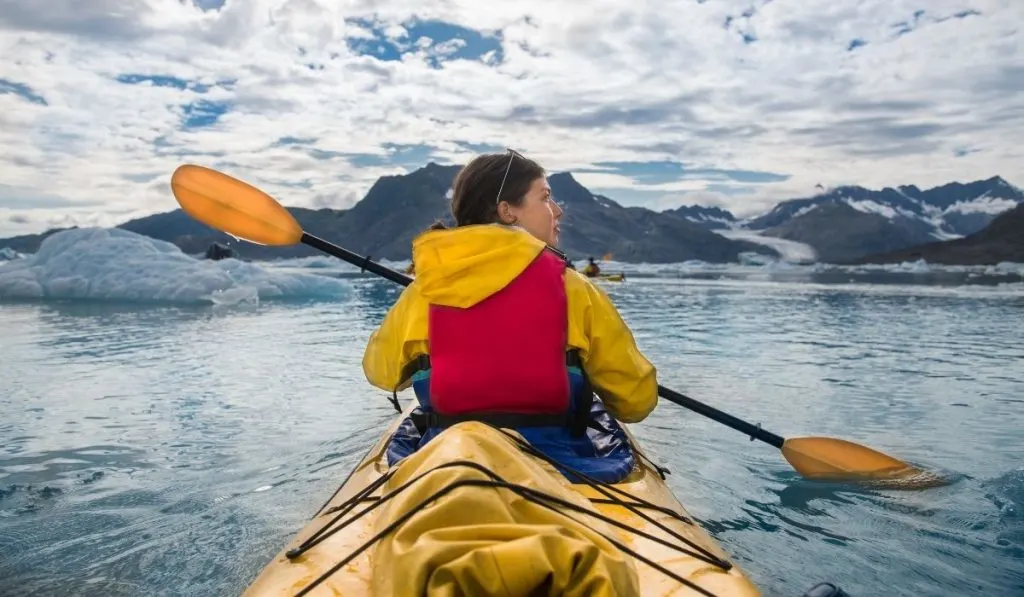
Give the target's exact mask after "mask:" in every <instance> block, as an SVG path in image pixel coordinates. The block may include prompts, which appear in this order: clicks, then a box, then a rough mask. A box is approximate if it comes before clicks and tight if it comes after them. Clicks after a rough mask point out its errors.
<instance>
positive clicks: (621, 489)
mask: <svg viewBox="0 0 1024 597" xmlns="http://www.w3.org/2000/svg"><path fill="white" fill-rule="evenodd" d="M413 407H415V401H413V403H412V404H410V405H409V407H408V408H407V409H406V411H405V412H404V413H402V414H401V415H399V416H398V417H396V419H395V421H394V422H393V423H392V424H391V426H390V428H389V429H388V430H387V432H385V433H384V434H383V436H382V437H381V438H380V440H378V442H377V443H376V444H375V445H374V446H373V447H372V448H371V449H370V451H369V452H368V453H367V454H366V456H364V458H363V459H362V461H361V462H360V463H359V464H358V465H357V466H356V468H355V469H354V470H353V471H352V473H351V474H350V475H349V478H348V479H346V481H345V482H343V484H342V485H341V487H339V489H338V491H337V492H336V493H335V495H333V496H332V497H331V499H330V500H328V502H327V503H326V504H324V506H323V507H322V508H321V509H320V511H319V512H318V513H317V514H316V516H315V517H314V518H313V520H311V521H310V522H309V523H308V524H307V525H306V526H305V527H304V528H303V529H302V530H301V531H300V532H299V533H298V534H297V535H296V536H295V537H294V538H293V540H292V541H291V542H290V543H289V544H288V545H287V546H286V547H285V548H284V549H282V550H281V552H280V553H278V554H277V555H276V556H275V557H274V559H273V560H272V561H271V562H270V563H269V564H268V565H267V566H266V567H265V568H264V569H263V571H262V572H261V574H260V575H259V576H258V577H257V578H256V579H255V580H254V581H253V583H252V584H251V585H250V586H249V587H248V589H247V591H246V592H245V595H250V596H255V595H399V594H401V595H406V594H408V595H413V594H417V595H418V594H429V593H430V591H429V590H428V587H429V588H433V589H437V586H438V585H437V583H441V582H444V581H443V580H439V579H440V578H441V577H445V578H447V576H445V575H448V576H451V575H452V574H454V575H455V576H456V577H458V576H459V575H460V574H462V575H463V578H462V582H463V585H462V588H463V589H464V588H465V586H466V585H465V583H470V585H472V586H477V588H476V589H475V590H474V591H471V593H479V592H480V591H484V589H482V588H480V587H479V585H473V583H480V582H488V580H489V579H483V580H481V579H480V578H473V579H470V580H466V579H465V578H464V577H465V576H467V575H468V576H473V575H477V576H483V575H484V574H485V573H484V572H483V571H482V570H477V571H475V572H474V571H470V572H467V571H466V565H464V561H468V560H467V558H470V557H471V556H472V555H473V554H472V553H470V555H469V556H466V557H465V558H462V560H458V559H456V556H454V555H451V554H452V553H454V551H453V550H458V549H468V550H469V552H472V551H473V549H477V555H478V554H479V553H480V549H483V548H480V547H479V546H478V545H477V544H482V543H483V542H485V541H486V540H487V535H488V533H491V534H493V533H496V532H497V533H513V534H517V536H516V537H514V538H510V539H508V540H505V541H502V540H499V541H497V542H495V543H494V544H493V545H492V546H491V547H488V548H487V549H488V550H489V551H487V552H486V553H487V558H486V562H488V563H490V562H491V560H494V559H500V554H499V555H498V556H495V555H494V553H497V552H498V550H501V549H506V550H507V549H508V544H509V543H510V542H511V541H512V540H513V539H514V540H517V541H522V542H528V541H529V540H531V539H534V538H535V537H532V536H531V533H534V529H536V533H537V534H538V535H545V533H547V535H546V537H544V538H543V540H544V544H545V545H546V546H549V547H550V545H551V544H552V542H555V543H557V542H559V541H561V542H563V543H564V544H565V545H572V546H575V547H571V548H570V547H566V548H565V549H568V550H569V551H570V552H571V550H572V549H577V548H578V549H577V552H572V553H570V552H566V551H564V550H563V551H561V552H560V551H558V550H557V549H556V550H554V551H552V552H551V553H552V554H554V555H551V556H550V558H549V559H545V558H544V554H543V553H542V550H539V549H536V548H535V546H532V547H530V548H529V549H528V550H524V551H522V552H520V554H521V555H517V556H514V557H512V558H511V560H508V559H507V560H505V563H504V565H503V567H502V566H499V567H498V568H496V570H498V572H497V573H494V572H491V573H490V574H491V575H492V576H501V575H502V574H511V575H512V576H522V575H526V576H523V577H522V579H520V580H522V581H523V582H527V580H526V577H527V576H529V575H530V574H535V575H536V574H540V575H541V576H544V575H547V578H548V581H547V582H549V583H557V582H559V578H560V576H559V575H562V577H564V578H562V581H564V582H565V583H567V584H566V585H565V586H566V587H569V586H571V585H572V583H577V584H578V580H579V578H578V577H579V574H576V576H575V577H574V578H575V580H571V579H570V578H569V577H570V576H572V575H573V574H574V572H573V571H571V570H570V571H566V570H563V569H564V568H567V567H571V566H573V565H578V564H579V562H581V561H585V562H590V563H592V564H593V566H594V569H593V571H591V572H587V573H586V574H587V575H588V578H589V577H590V576H593V577H594V578H592V579H591V580H590V581H589V582H590V585H591V586H590V588H589V589H586V590H583V592H579V591H580V589H578V588H576V589H575V591H576V592H572V593H570V592H566V593H565V594H580V595H583V594H587V595H589V594H599V595H605V594H608V595H612V594H624V593H623V589H622V587H629V589H628V590H627V591H626V593H627V594H634V593H635V592H637V591H638V594H640V595H680V596H682V595H719V596H742V597H746V596H754V595H760V592H759V591H758V590H757V588H756V587H755V586H754V585H753V584H752V583H751V582H750V580H749V579H748V578H747V577H746V576H745V575H744V573H743V572H742V571H740V570H739V568H738V567H736V566H735V565H732V564H731V563H729V562H728V559H727V555H726V554H725V553H724V552H723V551H722V549H721V548H720V546H719V545H718V544H717V543H716V542H715V541H714V539H712V538H711V537H710V535H708V534H707V533H706V532H705V531H704V530H703V529H702V528H701V527H700V526H699V525H697V524H696V522H695V521H693V520H692V519H691V518H690V516H689V515H688V513H687V512H686V510H685V509H684V508H683V507H682V505H681V504H680V503H679V502H678V500H677V499H676V498H675V496H673V494H672V493H671V491H670V490H669V488H668V486H667V485H666V484H665V482H664V480H663V477H662V475H661V473H660V471H659V470H658V469H657V468H656V467H655V466H654V465H653V464H652V463H651V462H650V461H649V460H648V459H647V458H646V457H645V456H644V455H643V454H642V453H641V451H640V450H639V448H638V447H637V445H636V442H635V439H634V438H633V436H632V435H631V434H629V431H628V430H626V433H627V436H628V437H629V441H630V443H631V445H632V446H633V449H634V450H635V451H636V452H637V458H636V463H637V464H636V466H635V467H634V469H633V471H632V472H631V473H630V474H629V476H628V477H626V478H625V479H624V480H623V481H622V482H620V483H616V484H614V485H609V484H602V483H597V482H594V483H572V484H570V483H569V482H568V480H566V479H565V478H564V477H563V476H562V475H561V473H559V472H557V470H556V469H555V468H554V467H553V466H551V464H550V463H548V462H545V460H544V458H545V457H544V456H543V455H542V454H539V453H537V452H536V451H535V450H531V447H530V446H529V444H527V443H526V442H524V441H523V440H522V439H521V438H520V437H519V436H518V434H515V433H513V432H509V431H505V430H498V429H495V428H492V427H489V426H487V425H484V424H481V423H475V422H474V423H462V424H460V425H456V426H454V427H451V428H449V429H447V430H446V431H445V432H444V433H442V434H441V435H439V436H437V437H435V438H434V439H433V440H431V442H430V443H429V444H427V445H426V446H424V447H423V448H421V449H420V451H419V452H417V453H415V454H413V455H412V456H409V457H407V458H406V459H405V460H403V461H402V462H399V463H398V464H397V465H396V466H394V467H391V468H390V469H389V467H388V465H387V456H386V450H387V445H388V442H389V441H390V438H391V436H392V434H393V433H394V431H395V429H396V428H397V427H398V425H399V424H400V423H401V421H402V420H403V419H404V417H405V416H407V415H408V414H409V412H410V411H411V410H412V408H413ZM429 451H433V454H428V453H427V452H429ZM421 452H422V453H424V454H422V457H421ZM531 452H532V454H531ZM416 467H419V468H416ZM441 469H444V470H443V471H442V470H441ZM431 475H433V476H434V477H433V478H432V479H430V478H428V477H430V476H431ZM437 479H442V481H441V482H438V481H437ZM417 484H418V485H419V486H422V487H418V486H417ZM428 485H429V486H430V487H428V488H426V489H424V487H427V486H428ZM499 494H500V495H501V496H502V497H500V498H498V497H496V496H498V495H499ZM428 496H429V497H428ZM495 500H499V501H500V502H501V503H500V504H499V506H500V507H499V509H498V510H497V511H495V510H488V508H492V507H493V506H494V505H495ZM446 508H447V509H448V510H446ZM495 512H499V513H498V514H495ZM507 513H513V514H512V516H513V519H515V516H518V517H519V518H518V522H515V523H514V524H508V525H506V526H504V527H501V525H500V524H497V523H500V522H502V521H503V520H504V521H506V522H508V520H507V519H506V514H507ZM431 517H433V518H431ZM488 517H490V518H488ZM524 518H525V521H524ZM439 521H442V524H438V522H439ZM474 521H476V522H475V523H474ZM447 522H450V524H451V527H448V528H446V527H445V524H446V523H447ZM492 523H494V524H492ZM496 525H497V526H496ZM475 529H479V531H480V532H479V537H478V536H476V534H475V533H474V530H475ZM496 529H497V530H496ZM551 529H556V530H554V531H553V530H551ZM444 532H447V535H446V536H444V537H443V538H442V540H441V541H438V537H441V535H440V534H437V533H444ZM460 532H461V533H462V535H461V536H460V535H459V533H460ZM432 533H434V534H433V535H431V534H432ZM428 535H431V538H428ZM569 536H571V537H572V539H571V540H570V539H566V537H569ZM453 537H454V540H453ZM431 541H433V543H431ZM445 541H447V543H446V542H445ZM525 544H526V543H524V545H525ZM582 545H586V547H579V546H582ZM424 546H428V547H424ZM594 546H596V548H595V547H594ZM435 547H436V549H434V548H435ZM558 547H559V548H561V547H562V546H558ZM416 549H419V550H420V551H421V552H423V551H424V550H426V552H429V553H428V555H427V556H426V558H427V559H423V560H419V559H416V558H419V557H421V556H419V555H416V554H415V551H416ZM432 549H434V551H431V550H432ZM360 550H361V551H360ZM579 550H583V551H579ZM538 553H541V555H536V554H538ZM446 554H447V555H446ZM595 554H596V555H595ZM289 556H291V557H289ZM445 558H447V560H445ZM516 558H519V559H520V560H522V559H523V558H526V559H531V560H532V561H531V562H529V563H523V564H519V563H515V565H514V566H511V567H510V566H509V565H508V562H509V561H512V562H516ZM559 558H561V559H559ZM421 561H422V562H423V564H422V565H420V564H419V563H418V562H421ZM474 561H475V562H477V563H476V564H474V566H477V567H480V566H483V568H486V565H487V563H485V564H480V562H482V561H483V560H482V559H481V558H479V557H477V558H476V559H475V560H474ZM411 562H416V564H412V565H410V563H411ZM568 562H571V563H572V564H569V563H568ZM605 564H607V565H605ZM492 565H493V563H492ZM545 565H549V566H550V568H551V569H550V570H546V571H545V570H539V571H538V569H539V568H543V567H544V566H545ZM579 565H582V564H579ZM431 566H435V567H436V569H434V570H431V569H429V568H430V567H431ZM445 566H449V568H446V569H445V570H444V573H443V574H442V573H439V572H437V570H440V569H441V568H444V567H445ZM460 566H462V567H461V568H460ZM396 568H397V569H396ZM410 568H411V569H410ZM510 568H512V569H514V572H511V573H510V572H509V569H510ZM453 570H454V572H452V571H453ZM602 574H603V575H604V577H607V578H598V577H601V576H602ZM508 578H509V577H506V578H505V579H504V580H505V581H506V582H505V584H503V585H501V590H500V591H497V592H498V594H503V595H513V594H516V595H518V594H524V595H525V594H534V593H533V592H532V590H531V591H530V592H523V593H518V592H515V591H514V590H512V589H509V588H508V584H509V583H508V582H507V580H508ZM551 578H554V580H551ZM457 580H458V579H457ZM604 581H606V582H605V584H604V585H601V582H604ZM499 584H501V583H499ZM599 585H601V586H600V588H598V589H595V588H594V587H598V586H599ZM613 586H614V588H612V587H613ZM458 588H459V587H458V586H456V587H455V588H454V589H453V588H452V586H451V585H445V588H444V591H443V594H445V595H462V594H470V593H464V592H462V591H461V590H456V589H458ZM524 590H525V589H524ZM533 590H536V589H533ZM549 590H552V587H551V586H550V585H547V586H546V589H545V590H544V591H541V593H540V594H562V593H560V592H554V591H552V592H551V593H548V591H549ZM403 591H406V592H404V593H403ZM592 591H596V593H595V592H592ZM484 593H486V594H493V593H491V592H490V590H487V591H484ZM480 594H483V593H480Z"/></svg>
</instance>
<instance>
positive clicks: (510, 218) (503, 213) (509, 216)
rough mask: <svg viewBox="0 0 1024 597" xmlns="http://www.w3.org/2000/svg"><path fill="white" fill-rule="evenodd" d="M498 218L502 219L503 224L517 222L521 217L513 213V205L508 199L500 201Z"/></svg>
mask: <svg viewBox="0 0 1024 597" xmlns="http://www.w3.org/2000/svg"><path fill="white" fill-rule="evenodd" d="M498 219H499V220H501V223H502V224H508V225H511V224H515V223H517V222H518V221H519V218H518V217H516V215H515V214H514V213H512V206H511V205H509V204H508V202H507V201H502V202H500V203H498Z"/></svg>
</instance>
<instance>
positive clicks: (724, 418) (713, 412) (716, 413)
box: [658, 385, 786, 449]
mask: <svg viewBox="0 0 1024 597" xmlns="http://www.w3.org/2000/svg"><path fill="white" fill-rule="evenodd" d="M658 395H659V396H661V397H662V398H664V399H665V400H668V401H669V402H674V403H676V404H678V405H679V406H682V407H683V408H688V409H690V410H692V411H694V412H696V413H699V414H702V415H704V416H705V417H707V418H709V419H713V420H715V421H718V422H719V423H721V424H723V425H726V426H728V427H732V428H733V429H735V430H736V431H741V432H743V433H746V434H747V435H749V436H750V441H754V440H755V439H759V440H761V441H763V442H764V443H766V444H771V445H773V446H775V447H776V448H779V449H782V444H783V443H785V441H786V439H785V438H783V437H781V436H778V435H775V434H774V433H772V432H771V431H765V430H764V429H761V426H760V425H752V424H750V423H748V422H746V421H744V420H743V419H737V418H736V417H734V416H732V415H730V414H729V413H724V412H722V411H720V410H718V409H717V408H714V407H712V406H708V405H707V404H704V403H703V402H697V401H696V400H694V399H693V398H690V397H689V396H687V395H685V394H680V393H679V392H676V391H675V390H670V389H668V388H666V387H665V386H662V385H659V386H658Z"/></svg>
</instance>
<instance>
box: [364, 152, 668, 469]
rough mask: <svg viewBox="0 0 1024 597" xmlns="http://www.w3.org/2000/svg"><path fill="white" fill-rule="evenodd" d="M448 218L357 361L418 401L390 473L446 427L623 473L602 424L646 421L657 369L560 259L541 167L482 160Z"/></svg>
mask: <svg viewBox="0 0 1024 597" xmlns="http://www.w3.org/2000/svg"><path fill="white" fill-rule="evenodd" d="M451 211H452V215H453V216H454V217H455V223H456V227H455V228H453V229H446V228H444V226H443V225H438V224H435V226H434V227H433V228H432V229H431V230H429V231H427V232H425V233H424V234H422V235H420V236H419V237H418V238H416V239H415V240H414V241H413V262H414V263H415V264H416V280H415V281H414V282H413V283H412V284H411V285H409V286H408V287H407V288H406V289H405V291H404V292H403V293H402V295H401V296H400V297H399V299H398V301H397V302H396V303H395V305H394V306H393V307H392V308H391V310H390V311H389V312H388V314H387V316H386V317H385V318H384V321H383V323H382V324H381V326H380V328H379V329H378V330H377V331H376V332H374V333H373V335H371V337H370V340H369V343H368V345H367V347H366V352H365V354H364V356H363V371H364V373H365V374H366V378H367V380H368V381H369V382H370V383H371V384H373V385H375V386H377V387H379V388H382V389H385V390H388V391H391V392H395V391H397V390H400V389H404V388H405V387H408V386H409V385H410V384H411V385H413V387H414V389H415V391H416V395H417V399H418V400H419V401H420V406H421V411H420V412H417V413H416V416H415V417H413V418H412V420H410V421H406V422H405V423H404V424H403V426H402V427H401V428H400V430H399V432H398V433H396V437H395V438H394V439H393V441H392V446H391V448H390V451H389V455H390V457H391V460H392V462H394V461H397V460H400V459H401V458H404V457H405V456H407V455H408V454H409V453H411V452H413V451H415V449H416V448H418V447H419V446H420V445H423V444H424V443H425V442H427V441H430V439H432V438H433V437H434V436H436V435H437V434H438V433H440V432H441V431H442V430H443V429H444V428H445V427H448V426H450V425H453V424H456V423H458V422H460V421H462V420H483V421H486V422H489V423H491V424H493V425H496V426H499V427H509V428H513V429H515V430H516V431H517V432H519V433H520V434H522V435H523V437H524V438H526V440H527V441H529V442H530V443H531V444H533V445H534V447H536V448H537V449H539V450H541V451H542V452H544V453H546V454H547V455H548V456H550V457H552V458H553V459H555V460H556V461H558V462H560V463H561V464H563V465H566V466H567V467H571V468H574V469H577V470H580V471H582V472H585V473H587V474H589V475H591V476H595V477H597V478H599V479H601V480H604V481H607V482H614V481H616V480H618V479H619V478H621V477H622V476H624V475H625V474H628V472H629V470H630V469H631V468H632V464H633V461H632V454H631V453H630V451H629V449H628V445H627V444H626V442H625V437H624V435H623V434H622V431H621V428H620V427H619V426H618V425H617V424H615V422H614V421H613V420H611V418H610V417H609V416H608V413H610V414H611V415H613V416H614V417H615V419H618V420H619V421H623V422H627V423H632V422H636V421H641V420H643V419H644V418H646V417H647V415H648V414H650V413H651V411H652V410H654V407H655V406H656V404H657V399H658V397H657V392H658V390H657V381H656V379H655V368H654V367H653V366H652V365H651V363H650V362H648V361H647V359H646V358H644V356H643V355H642V354H641V353H640V351H639V350H638V348H637V346H636V342H635V341H634V339H633V335H632V334H631V333H630V331H629V328H627V327H626V325H625V323H623V321H622V319H621V318H620V317H619V314H618V312H617V311H616V309H615V307H614V306H613V305H612V303H611V301H610V300H609V299H608V297H607V296H606V295H605V294H604V292H602V291H601V290H600V289H599V288H597V287H595V286H594V285H592V284H591V283H590V282H589V281H588V280H587V279H586V278H585V277H584V276H583V275H581V274H580V273H578V272H576V271H575V270H567V268H566V261H565V257H564V256H563V255H562V254H561V253H559V252H558V251H557V250H556V249H555V247H556V246H557V244H558V235H559V232H560V230H559V219H560V218H561V216H562V209H561V208H560V207H559V206H558V204H556V203H555V202H554V200H553V199H552V197H551V188H550V187H549V186H548V183H547V178H546V174H545V171H544V169H543V168H541V167H540V165H538V164H537V163H536V162H534V161H533V160H530V159H527V158H525V157H523V156H522V155H520V154H518V153H516V152H512V151H509V152H508V153H505V154H489V155H482V156H479V157H477V158H476V159H474V160H473V161H472V162H470V163H469V164H467V165H466V166H465V167H464V168H463V169H462V170H461V171H460V172H459V174H458V175H457V176H456V178H455V181H454V185H453V194H452V198H451ZM591 388H592V389H593V392H596V394H597V395H598V396H599V397H600V398H601V400H602V402H603V405H602V404H601V403H596V402H594V401H593V393H592V392H591ZM605 409H607V411H606V410H605ZM609 427H611V429H609ZM588 434H589V435H588ZM598 446H600V449H599V448H598Z"/></svg>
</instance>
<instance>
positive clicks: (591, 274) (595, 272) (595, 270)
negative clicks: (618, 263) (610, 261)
mask: <svg viewBox="0 0 1024 597" xmlns="http://www.w3.org/2000/svg"><path fill="white" fill-rule="evenodd" d="M587 259H588V261H589V263H587V265H586V267H584V268H583V275H585V276H586V277H588V278H595V277H597V276H600V275H601V268H600V267H598V266H597V262H595V261H594V258H593V257H588V258H587Z"/></svg>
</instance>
